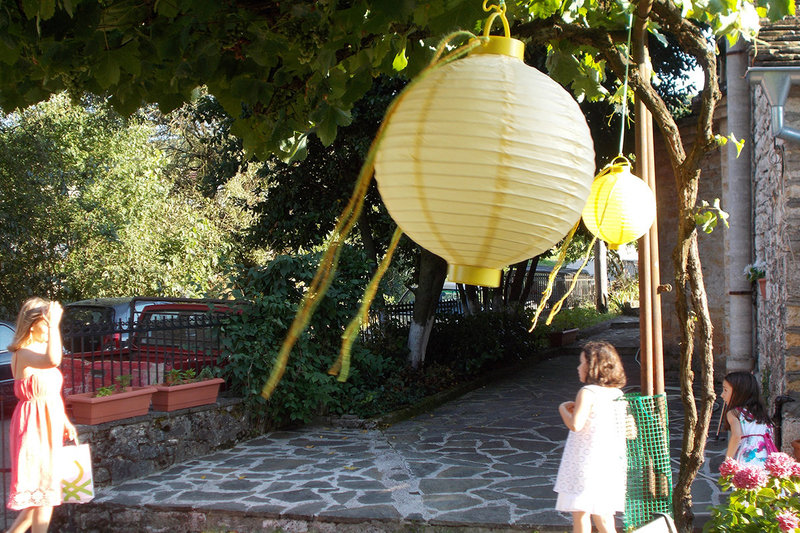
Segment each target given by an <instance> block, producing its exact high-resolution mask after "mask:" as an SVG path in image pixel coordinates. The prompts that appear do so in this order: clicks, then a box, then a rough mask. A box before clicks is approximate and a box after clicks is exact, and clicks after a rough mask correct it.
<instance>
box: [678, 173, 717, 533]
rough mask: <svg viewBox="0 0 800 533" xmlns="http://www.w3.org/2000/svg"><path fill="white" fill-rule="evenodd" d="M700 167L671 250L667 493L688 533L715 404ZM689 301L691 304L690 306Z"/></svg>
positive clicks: (684, 194) (684, 198)
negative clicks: (672, 424)
mask: <svg viewBox="0 0 800 533" xmlns="http://www.w3.org/2000/svg"><path fill="white" fill-rule="evenodd" d="M698 178H699V171H697V172H696V173H694V175H693V176H692V177H691V178H690V179H689V180H687V182H688V183H687V184H686V185H685V187H684V188H683V189H682V190H681V191H680V194H679V198H680V202H681V205H680V212H681V216H680V219H679V220H680V222H679V227H678V232H679V238H678V246H676V248H675V252H674V254H673V261H674V265H675V272H676V273H677V275H676V277H675V281H676V283H675V285H676V311H677V314H678V318H679V323H680V325H681V359H680V382H681V400H682V402H683V410H684V423H683V445H682V451H683V453H682V454H681V468H680V472H679V476H678V482H677V483H676V484H675V490H674V493H673V497H672V502H673V510H674V512H675V520H676V524H677V525H678V527H679V529H680V530H681V531H684V532H689V531H692V529H693V524H694V511H693V509H692V507H693V504H692V495H691V488H692V483H693V482H694V479H695V478H696V477H697V473H698V472H699V471H700V468H701V467H702V466H703V463H704V462H705V458H704V456H705V446H706V438H707V435H708V428H709V426H710V425H711V414H712V409H713V405H714V398H715V394H714V368H713V365H714V356H713V344H712V333H713V330H712V325H711V318H710V315H709V311H708V301H707V299H706V293H705V284H704V281H703V273H702V270H701V265H700V256H699V250H698V247H697V227H696V225H695V222H694V217H693V215H692V213H693V210H694V209H693V207H694V205H695V203H696V199H697V188H698ZM689 302H691V310H690V305H689ZM695 333H697V335H695ZM696 339H697V340H698V341H699V343H700V345H699V349H700V358H699V360H698V366H699V370H700V375H699V378H700V380H699V381H700V383H699V384H700V387H699V394H700V398H699V400H700V405H699V409H698V405H697V403H696V400H697V398H696V397H695V393H694V386H693V385H694V382H695V375H694V370H693V368H692V367H693V359H694V350H695V340H696Z"/></svg>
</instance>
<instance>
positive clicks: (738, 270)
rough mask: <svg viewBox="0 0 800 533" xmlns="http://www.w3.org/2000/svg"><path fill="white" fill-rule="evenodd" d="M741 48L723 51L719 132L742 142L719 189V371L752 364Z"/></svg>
mask: <svg viewBox="0 0 800 533" xmlns="http://www.w3.org/2000/svg"><path fill="white" fill-rule="evenodd" d="M747 61H748V56H747V51H746V49H745V47H744V46H743V44H742V42H741V41H740V42H739V43H737V44H736V45H735V46H733V47H731V48H729V49H728V50H727V52H726V63H725V66H726V70H725V81H726V85H727V115H728V119H727V120H728V124H727V128H726V130H725V133H726V134H727V133H728V132H730V133H733V134H734V135H736V136H737V137H739V138H743V139H745V140H746V142H745V145H744V148H743V149H742V153H741V154H739V156H738V157H737V154H736V148H735V147H734V146H732V145H729V146H728V147H727V149H726V151H725V157H726V159H725V163H726V165H727V167H728V169H727V174H728V186H727V187H723V188H722V205H723V206H725V210H726V211H727V212H728V213H729V214H730V220H731V225H730V227H729V228H728V229H727V230H726V232H727V237H728V238H727V243H726V246H725V253H726V255H727V261H726V263H727V265H728V266H727V269H726V272H725V278H726V279H725V287H726V291H727V299H728V311H729V315H728V316H729V324H728V328H727V335H726V336H727V339H726V340H727V351H728V353H727V357H726V359H725V371H726V373H727V372H734V371H737V370H752V369H753V366H754V357H753V354H754V353H755V351H754V339H753V296H752V294H753V289H752V286H751V283H750V282H748V281H747V279H746V278H745V277H744V276H743V275H742V272H743V271H744V267H745V266H746V265H747V264H748V263H752V262H753V259H754V258H753V257H752V256H751V254H752V250H753V242H752V227H753V224H752V207H751V205H752V204H751V202H752V199H751V194H750V189H751V184H750V159H751V157H750V152H751V150H752V146H753V143H752V140H751V134H750V87H749V85H748V84H747V82H746V81H744V78H745V75H746V73H747Z"/></svg>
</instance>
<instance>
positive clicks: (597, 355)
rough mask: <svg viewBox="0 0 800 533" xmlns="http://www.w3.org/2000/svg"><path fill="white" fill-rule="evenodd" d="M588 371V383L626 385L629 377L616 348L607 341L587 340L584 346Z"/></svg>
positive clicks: (609, 385)
mask: <svg viewBox="0 0 800 533" xmlns="http://www.w3.org/2000/svg"><path fill="white" fill-rule="evenodd" d="M581 353H583V356H584V357H586V363H587V365H588V371H587V372H586V383H588V384H589V385H601V386H603V387H624V386H625V382H626V381H627V378H626V377H625V369H624V368H623V367H622V360H621V359H620V358H619V354H618V353H617V350H616V348H614V347H613V346H612V345H611V344H610V343H608V342H605V341H596V342H587V343H586V344H585V345H584V346H583V350H582V352H581Z"/></svg>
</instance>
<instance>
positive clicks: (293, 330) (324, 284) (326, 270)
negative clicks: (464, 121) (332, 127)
mask: <svg viewBox="0 0 800 533" xmlns="http://www.w3.org/2000/svg"><path fill="white" fill-rule="evenodd" d="M464 36H466V37H469V41H468V42H467V44H465V45H462V46H460V47H457V48H456V49H455V50H453V51H451V52H450V53H448V54H447V55H444V57H442V55H443V54H444V51H445V50H447V48H448V47H449V46H450V43H451V41H453V40H454V39H456V38H458V37H464ZM487 40H488V37H477V36H475V35H474V34H473V33H471V32H468V31H456V32H453V33H451V34H449V35H447V36H446V37H445V38H444V39H442V41H441V43H440V44H439V46H438V47H437V49H436V53H435V54H434V57H433V59H432V60H431V62H430V64H428V66H427V67H425V69H423V70H422V72H420V73H419V75H417V77H416V78H415V79H414V80H412V81H411V82H410V83H409V84H408V85H407V86H406V87H405V89H403V91H402V92H401V93H400V94H399V95H398V96H397V98H395V99H394V101H393V102H392V103H391V104H390V105H389V109H388V110H387V111H386V115H385V116H384V119H383V122H382V123H381V125H380V127H379V128H378V132H377V134H376V135H375V138H374V139H373V141H372V144H371V145H370V148H369V151H368V152H367V157H366V159H365V160H364V165H363V166H362V167H361V172H360V173H359V176H358V179H357V181H356V184H355V187H354V188H353V194H352V195H351V197H350V200H349V201H348V203H347V205H346V206H345V208H344V210H343V211H342V213H341V214H340V215H339V220H338V222H337V223H336V227H335V228H334V230H333V232H332V233H331V236H330V237H329V239H328V242H327V244H326V249H325V254H324V255H323V257H322V259H321V261H320V265H319V267H318V268H317V272H316V274H315V275H314V279H312V281H311V284H310V285H309V288H308V290H307V291H306V293H305V295H304V296H303V299H302V301H301V302H300V306H299V307H298V310H297V313H296V314H295V317H294V320H293V321H292V324H291V326H289V331H288V333H287V334H286V337H285V338H284V340H283V343H282V344H281V348H280V350H279V351H278V356H277V358H276V360H275V363H274V365H273V367H272V370H271V371H270V375H269V377H268V378H267V382H266V383H265V384H264V387H263V388H262V389H261V396H263V397H264V398H265V399H267V400H268V399H269V398H270V397H271V396H272V393H273V392H275V388H276V387H277V386H278V383H279V382H280V380H281V378H282V377H283V374H284V372H285V371H286V365H287V363H288V361H289V354H290V353H291V351H292V348H293V347H294V345H295V344H296V343H297V340H298V339H299V338H300V335H301V334H302V333H303V331H305V329H306V327H307V326H308V323H309V322H310V321H311V316H312V315H313V314H314V311H315V310H316V308H317V306H318V305H319V302H320V301H321V300H322V298H323V296H325V293H326V292H327V291H328V288H329V287H330V284H331V281H332V280H333V276H334V274H335V273H336V267H337V265H338V262H339V255H340V254H341V250H342V245H343V244H344V241H345V239H346V238H347V236H348V235H349V233H350V230H351V229H352V228H353V226H354V225H355V223H356V220H358V217H359V215H360V214H361V209H362V208H363V206H364V198H365V196H366V193H367V188H368V187H369V184H370V182H371V180H372V176H373V174H374V170H375V155H376V153H377V147H378V146H379V145H380V142H381V140H382V139H383V134H384V132H385V130H386V125H387V124H388V122H389V119H390V118H391V116H392V115H393V114H394V111H395V109H397V106H398V105H399V104H400V102H401V101H402V100H403V99H404V98H405V96H406V95H407V94H408V93H409V90H410V89H411V88H412V87H414V86H415V85H416V84H417V83H419V82H420V81H422V80H423V79H425V77H427V75H428V74H430V72H432V70H433V69H435V68H438V67H441V66H443V65H446V64H448V63H450V62H451V61H454V60H456V59H458V58H460V57H462V56H464V55H466V54H468V53H469V52H470V51H471V50H473V49H474V48H477V47H478V46H481V45H482V44H483V43H484V42H486V41H487ZM398 239H399V237H398ZM390 258H391V256H390ZM378 282H380V278H377V280H376V279H373V281H372V282H371V283H370V286H372V284H373V283H374V284H375V286H377V283H378ZM373 296H374V294H373ZM364 300H365V301H367V302H368V303H367V310H368V309H369V303H371V301H372V300H371V298H369V299H368V298H366V297H365V298H364ZM348 327H349V326H348ZM345 334H346V333H345ZM343 346H345V345H344V343H343ZM350 346H352V343H350ZM340 359H341V364H342V366H343V365H344V359H345V357H343V356H342V357H340ZM346 359H347V361H348V364H349V354H348V356H347V358H346ZM337 362H338V361H337ZM334 366H336V363H334ZM332 369H333V367H332Z"/></svg>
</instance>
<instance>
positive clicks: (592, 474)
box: [553, 385, 627, 515]
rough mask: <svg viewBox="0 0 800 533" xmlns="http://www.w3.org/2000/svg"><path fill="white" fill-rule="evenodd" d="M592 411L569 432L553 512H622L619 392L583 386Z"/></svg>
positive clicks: (622, 403)
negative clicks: (582, 425)
mask: <svg viewBox="0 0 800 533" xmlns="http://www.w3.org/2000/svg"><path fill="white" fill-rule="evenodd" d="M584 389H587V391H588V392H589V393H590V394H592V395H593V400H594V401H593V404H592V410H591V412H590V413H589V418H588V420H587V421H586V425H584V427H583V428H582V429H581V430H580V431H570V432H569V436H568V437H567V444H566V446H565V447H564V455H563V456H562V457H561V465H560V466H559V468H558V476H557V478H556V484H555V488H554V489H553V490H555V491H556V492H557V493H558V500H557V501H556V510H558V511H563V512H572V511H584V512H587V513H590V514H598V515H609V514H613V513H615V512H617V511H624V509H625V480H626V477H627V463H626V461H625V414H626V402H625V401H624V400H622V399H621V396H622V391H621V390H620V389H617V388H614V387H601V386H599V385H586V386H585V387H584Z"/></svg>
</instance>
